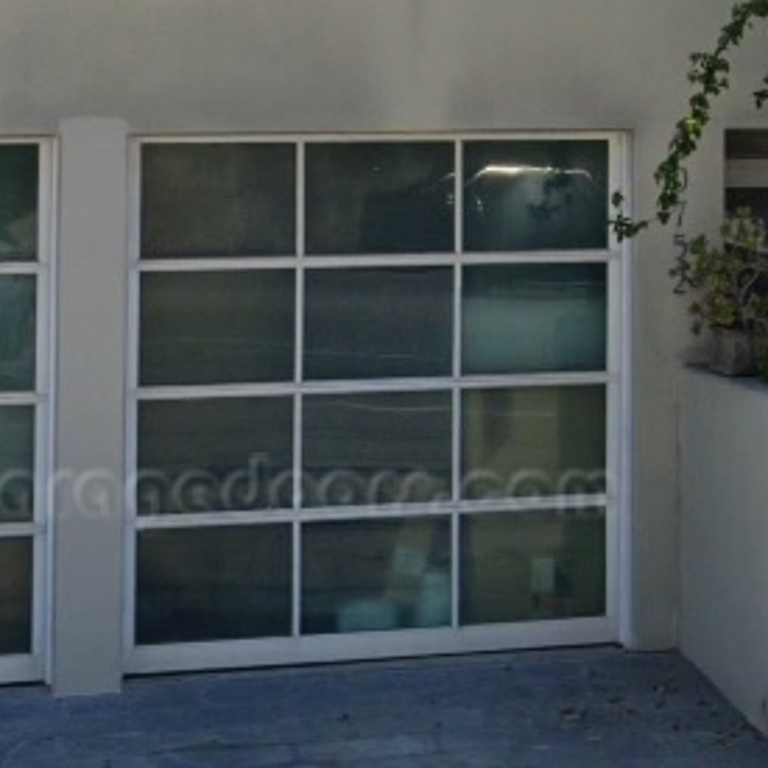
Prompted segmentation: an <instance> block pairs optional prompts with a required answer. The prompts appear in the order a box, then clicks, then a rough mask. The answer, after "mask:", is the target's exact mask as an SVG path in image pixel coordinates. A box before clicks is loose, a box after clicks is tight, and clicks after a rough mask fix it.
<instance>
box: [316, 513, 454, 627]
mask: <svg viewBox="0 0 768 768" xmlns="http://www.w3.org/2000/svg"><path fill="white" fill-rule="evenodd" d="M450 549H451V547H450V524H449V520H448V518H447V517H440V518H415V519H405V520H363V521H357V520H355V521H342V522H332V523H316V524H311V525H306V526H304V539H303V545H302V564H303V565H302V573H303V577H304V581H303V583H302V617H301V626H302V632H304V633H306V634H319V633H329V632H361V631H381V630H387V629H411V628H415V627H441V626H447V625H449V624H450V621H451V565H450V562H451V557H450Z"/></svg>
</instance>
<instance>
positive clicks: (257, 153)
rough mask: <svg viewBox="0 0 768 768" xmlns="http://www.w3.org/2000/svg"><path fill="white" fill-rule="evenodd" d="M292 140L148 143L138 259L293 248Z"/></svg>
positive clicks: (270, 252) (268, 252) (253, 253)
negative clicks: (289, 142) (254, 142)
mask: <svg viewBox="0 0 768 768" xmlns="http://www.w3.org/2000/svg"><path fill="white" fill-rule="evenodd" d="M295 165H296V160H295V148H294V147H293V146H292V145H291V144H154V145H146V146H144V148H143V149H142V189H141V196H142V210H141V253H142V256H143V257H144V258H181V257H204V256H261V255H282V254H293V253H295V234H294V233H295V226H296V225H295V212H294V211H295V206H296V203H295V199H296V191H295V190H296V180H295V174H296V172H295Z"/></svg>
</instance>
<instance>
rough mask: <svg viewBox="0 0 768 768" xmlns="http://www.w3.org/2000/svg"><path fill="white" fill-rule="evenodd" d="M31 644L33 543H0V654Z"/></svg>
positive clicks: (21, 650)
mask: <svg viewBox="0 0 768 768" xmlns="http://www.w3.org/2000/svg"><path fill="white" fill-rule="evenodd" d="M31 644H32V540H31V539H29V538H8V539H0V654H12V653H29V652H30V650H31Z"/></svg>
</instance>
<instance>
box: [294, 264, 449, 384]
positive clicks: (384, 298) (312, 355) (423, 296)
mask: <svg viewBox="0 0 768 768" xmlns="http://www.w3.org/2000/svg"><path fill="white" fill-rule="evenodd" d="M305 297H306V298H305V301H306V313H305V357H304V376H305V378H307V379H358V378H362V379H366V378H368V379H370V378H373V379H376V378H386V377H388V376H440V375H449V374H450V373H451V357H452V347H453V335H452V329H453V275H452V272H451V270H450V269H449V268H425V269H344V270H336V269H334V270H315V271H309V272H307V274H306V288H305Z"/></svg>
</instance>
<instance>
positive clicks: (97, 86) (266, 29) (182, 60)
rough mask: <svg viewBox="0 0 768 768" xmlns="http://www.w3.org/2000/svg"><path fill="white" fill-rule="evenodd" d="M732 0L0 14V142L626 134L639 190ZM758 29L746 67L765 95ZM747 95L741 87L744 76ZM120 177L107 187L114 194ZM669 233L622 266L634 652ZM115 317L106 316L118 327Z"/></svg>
mask: <svg viewBox="0 0 768 768" xmlns="http://www.w3.org/2000/svg"><path fill="white" fill-rule="evenodd" d="M730 5H731V1H730V0H708V2H706V3H704V2H702V0H642V2H639V0H514V1H512V0H386V2H381V0H215V2H214V1H213V0H3V3H2V8H1V9H0V20H1V22H2V23H0V135H13V134H16V133H25V132H28V133H41V134H55V133H57V132H58V130H59V125H60V124H61V121H62V120H65V119H68V118H76V117H82V116H93V115H98V116H108V117H117V118H119V119H121V120H124V121H125V122H126V123H127V125H128V127H129V131H133V132H136V133H158V132H169V133H173V132H188V133H197V134H199V133H204V132H215V131H221V132H229V133H232V132H248V133H259V132H270V131H276V132H281V131H289V132H290V131H296V132H307V131H316V130H317V131H320V130H322V131H367V130H372V131H421V130H429V131H460V130H467V129H476V130H483V131H485V130H493V129H503V130H516V129H622V130H628V131H630V132H631V133H632V136H633V158H632V159H633V164H634V171H633V176H632V178H633V189H634V192H635V195H636V199H637V202H638V207H639V209H640V210H647V209H648V207H649V205H650V200H651V199H652V194H653V189H652V187H651V184H650V170H651V167H652V164H653V163H654V161H656V160H657V159H658V157H659V156H660V155H661V153H662V152H663V150H664V147H665V146H666V143H667V141H668V137H669V126H670V125H671V123H672V121H673V120H674V118H676V117H677V115H678V112H679V110H680V107H681V105H682V104H684V100H685V95H686V93H687V83H686V80H685V76H684V70H685V66H686V58H687V53H688V52H689V51H690V50H692V49H696V48H699V47H701V46H703V45H707V44H708V43H709V41H710V40H712V39H713V37H714V35H715V33H716V30H717V28H718V26H719V23H720V22H721V21H722V19H723V18H724V17H725V15H726V11H727V9H728V8H729V7H730ZM765 43H766V35H765V33H764V32H762V31H761V32H759V33H756V34H755V36H754V38H753V39H752V40H751V42H750V44H749V46H748V49H747V50H745V51H744V52H742V53H741V54H740V56H739V66H738V68H737V70H738V71H737V76H739V77H740V76H742V75H745V74H747V75H749V82H750V83H752V82H754V83H755V84H757V83H758V82H759V80H760V77H761V76H762V74H764V72H763V71H762V69H764V68H765V63H766V58H767V57H765V56H764V50H765ZM742 82H744V80H742ZM754 120H755V118H754V117H753V116H752V112H751V108H750V102H749V100H748V99H747V98H736V97H734V98H731V99H729V102H728V104H727V106H726V107H724V108H723V110H722V111H720V112H719V113H718V120H717V121H716V124H715V126H714V127H713V130H712V136H711V140H710V141H709V142H708V143H707V145H706V147H705V149H704V151H703V152H702V153H701V154H700V156H699V157H698V158H697V160H696V163H695V164H694V174H693V181H694V182H695V186H694V188H693V189H692V192H691V200H692V208H691V219H690V220H691V223H692V226H694V227H695V226H697V225H699V224H702V225H703V226H706V227H710V228H711V227H713V226H714V225H715V224H716V221H717V218H718V217H719V212H720V208H721V198H722V157H721V155H722V147H721V139H722V136H721V131H722V128H723V127H725V126H732V125H745V124H748V123H750V122H754ZM118 182H119V180H116V182H115V183H118ZM671 256H672V249H671V246H670V234H669V233H667V232H656V233H651V234H649V235H647V236H644V237H643V238H642V239H641V240H640V241H638V242H637V244H636V253H635V254H634V262H633V266H632V279H631V283H632V293H633V300H634V309H633V310H632V313H633V323H634V325H633V332H632V338H633V347H634V352H633V366H634V373H633V376H632V408H633V411H634V420H633V425H634V426H633V438H632V439H633V450H632V456H631V463H632V466H633V468H634V486H633V488H634V490H633V497H632V501H633V505H632V506H633V520H632V529H633V544H632V547H631V550H629V551H627V552H626V553H625V559H626V561H627V562H630V563H631V564H632V569H633V573H634V587H633V591H634V601H633V604H634V612H633V614H632V616H631V617H630V620H629V621H628V622H627V624H626V627H625V631H624V634H623V637H624V639H625V640H627V641H628V642H629V644H631V645H633V646H635V647H638V648H661V647H669V646H671V645H673V644H674V643H675V641H676V616H677V608H678V577H677V574H678V527H679V526H678V496H679V494H678V482H677V464H678V456H677V431H676V424H677V411H678V398H677V390H678V384H677V382H678V377H679V371H680V366H679V356H680V350H681V349H682V348H683V347H684V346H685V344H686V343H687V342H686V329H685V320H684V318H683V315H682V310H681V307H680V306H679V304H678V303H677V302H676V301H675V300H674V298H673V297H672V295H671V291H670V284H669V280H668V278H667V276H666V270H667V268H668V265H669V262H670V258H671ZM115 322H117V321H115Z"/></svg>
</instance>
